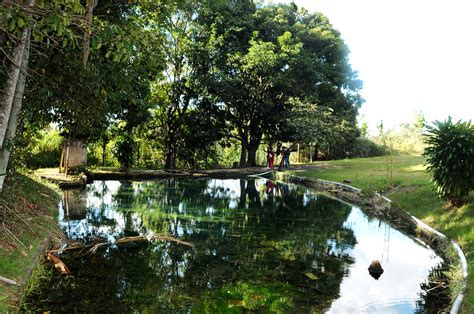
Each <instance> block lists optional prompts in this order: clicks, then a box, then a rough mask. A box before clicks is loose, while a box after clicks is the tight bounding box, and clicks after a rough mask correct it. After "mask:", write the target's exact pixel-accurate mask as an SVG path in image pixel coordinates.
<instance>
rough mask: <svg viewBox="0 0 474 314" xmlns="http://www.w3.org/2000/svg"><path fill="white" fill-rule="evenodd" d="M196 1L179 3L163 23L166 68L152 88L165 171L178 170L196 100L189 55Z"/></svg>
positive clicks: (191, 44)
mask: <svg viewBox="0 0 474 314" xmlns="http://www.w3.org/2000/svg"><path fill="white" fill-rule="evenodd" d="M197 5H198V3H197V2H195V1H176V2H174V3H172V4H171V5H170V8H169V10H170V13H171V14H170V15H169V16H167V17H166V18H165V20H164V22H163V24H162V29H163V31H164V34H165V37H164V40H163V42H162V50H163V51H164V53H165V68H164V71H163V73H162V75H160V76H159V77H158V78H157V80H156V83H155V84H154V85H153V95H154V96H153V100H154V102H155V103H156V110H155V113H156V114H155V118H156V122H157V126H158V130H159V133H158V134H160V133H161V140H162V141H163V142H164V143H163V147H164V155H165V168H166V169H174V168H176V160H177V153H178V142H179V140H180V137H181V129H182V125H183V122H184V118H185V115H186V113H187V111H188V109H190V106H191V105H192V101H193V99H194V98H195V93H194V89H193V86H192V85H193V84H192V82H191V80H190V77H191V72H192V71H193V68H192V66H191V65H190V62H189V55H190V52H191V51H192V49H193V40H192V31H193V25H194V19H195V13H196V11H195V10H196V6H197Z"/></svg>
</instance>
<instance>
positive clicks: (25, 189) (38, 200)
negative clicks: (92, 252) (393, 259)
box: [0, 174, 59, 313]
mask: <svg viewBox="0 0 474 314" xmlns="http://www.w3.org/2000/svg"><path fill="white" fill-rule="evenodd" d="M1 195H2V197H1V199H0V205H1V208H0V214H1V215H2V219H1V220H2V223H1V224H0V275H1V276H4V277H7V278H10V279H13V280H15V281H17V282H18V283H19V284H20V287H24V286H25V285H26V283H27V280H28V275H29V274H30V272H31V270H32V269H33V267H34V266H35V263H36V261H37V259H38V257H39V256H40V255H41V253H42V252H40V250H41V249H42V247H43V245H44V243H45V240H46V239H47V238H48V235H49V233H50V232H51V231H52V230H56V229H57V224H56V222H55V220H54V215H56V212H57V204H58V199H59V193H58V190H56V188H54V187H53V186H51V185H49V184H48V183H46V182H43V181H40V180H38V179H35V178H32V177H29V176H27V175H24V174H14V175H12V176H10V177H9V178H7V181H6V182H5V187H4V190H3V192H2V194H1ZM20 217H21V218H20ZM3 223H5V225H3ZM27 225H28V226H29V227H28V226H27ZM5 227H6V228H7V229H8V231H7V229H5ZM30 228H31V229H32V230H30ZM9 232H11V233H12V234H13V235H14V236H15V237H17V238H18V240H19V241H18V240H16V239H15V238H14V237H13V236H11V235H10V233H9ZM20 242H21V243H20ZM20 287H18V286H10V285H6V284H3V283H2V284H0V313H6V312H7V311H8V310H13V311H14V310H15V305H16V304H15V302H16V301H17V300H19V298H20V297H21V295H20V293H21V288H20Z"/></svg>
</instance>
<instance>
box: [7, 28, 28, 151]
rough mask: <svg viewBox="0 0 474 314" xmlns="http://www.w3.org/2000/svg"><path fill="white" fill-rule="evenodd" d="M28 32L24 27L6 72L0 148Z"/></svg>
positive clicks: (8, 118)
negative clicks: (9, 67)
mask: <svg viewBox="0 0 474 314" xmlns="http://www.w3.org/2000/svg"><path fill="white" fill-rule="evenodd" d="M29 34H30V31H29V29H28V28H25V29H24V30H23V33H22V35H21V39H20V42H19V43H18V45H17V46H16V48H15V50H14V51H13V58H12V65H11V69H10V71H9V73H8V79H7V82H6V83H5V93H4V95H3V98H2V103H1V104H0V148H2V147H3V143H4V140H5V133H6V131H7V128H8V122H9V120H10V113H11V109H12V105H13V99H14V98H15V93H16V89H17V86H18V78H19V76H20V72H21V65H22V61H23V57H24V54H25V46H26V41H27V38H28V36H29Z"/></svg>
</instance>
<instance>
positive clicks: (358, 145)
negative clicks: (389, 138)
mask: <svg viewBox="0 0 474 314" xmlns="http://www.w3.org/2000/svg"><path fill="white" fill-rule="evenodd" d="M387 153H388V152H387V150H386V149H385V148H384V147H382V146H380V145H377V144H376V143H375V142H373V141H372V140H370V139H368V138H363V137H358V138H357V139H356V140H355V142H354V144H353V146H352V149H351V150H350V156H349V157H351V158H366V157H376V156H383V155H386V154H387Z"/></svg>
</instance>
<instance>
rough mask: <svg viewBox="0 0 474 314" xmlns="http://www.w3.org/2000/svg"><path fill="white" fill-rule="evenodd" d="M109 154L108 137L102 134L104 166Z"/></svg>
mask: <svg viewBox="0 0 474 314" xmlns="http://www.w3.org/2000/svg"><path fill="white" fill-rule="evenodd" d="M106 154H107V137H106V136H105V135H102V166H105V157H106Z"/></svg>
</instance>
